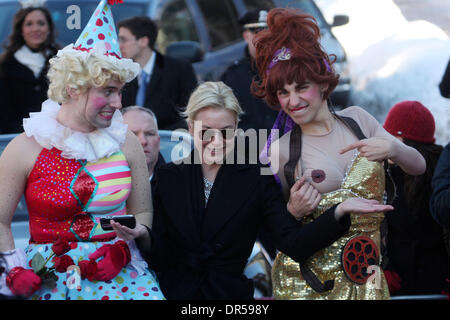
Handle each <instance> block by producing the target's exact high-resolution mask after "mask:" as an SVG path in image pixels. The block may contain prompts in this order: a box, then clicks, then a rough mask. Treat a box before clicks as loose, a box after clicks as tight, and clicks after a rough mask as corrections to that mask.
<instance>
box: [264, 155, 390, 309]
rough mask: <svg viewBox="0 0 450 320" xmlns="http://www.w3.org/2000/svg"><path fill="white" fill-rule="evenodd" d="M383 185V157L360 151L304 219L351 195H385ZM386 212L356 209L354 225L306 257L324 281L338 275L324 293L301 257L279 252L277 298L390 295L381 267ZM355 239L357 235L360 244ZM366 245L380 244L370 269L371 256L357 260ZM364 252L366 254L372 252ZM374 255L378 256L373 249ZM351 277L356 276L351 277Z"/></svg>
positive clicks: (274, 274)
mask: <svg viewBox="0 0 450 320" xmlns="http://www.w3.org/2000/svg"><path fill="white" fill-rule="evenodd" d="M384 186H385V177H384V169H383V166H382V165H381V163H379V162H372V161H368V160H367V159H366V158H364V157H361V156H359V155H358V156H357V157H356V158H355V159H354V161H353V164H352V165H351V167H350V169H349V171H348V173H347V175H346V176H345V178H344V180H343V182H342V184H341V188H340V189H338V190H335V191H332V192H328V193H326V194H323V195H322V200H321V201H320V204H319V206H318V207H317V209H316V210H315V212H314V213H313V214H312V217H311V216H308V217H306V218H305V221H304V223H310V222H311V221H313V219H315V218H317V217H318V216H320V215H321V214H322V213H323V212H325V210H326V209H328V208H330V207H332V206H333V205H335V204H337V203H340V202H342V201H344V200H345V199H347V198H350V197H362V198H366V199H376V200H378V201H381V200H382V197H383V192H384ZM383 218H384V213H374V214H354V213H352V214H351V227H350V229H349V231H348V233H346V234H345V235H344V236H342V237H341V238H340V239H338V240H337V241H335V242H334V243H333V244H331V245H330V246H328V247H327V248H325V249H322V250H320V251H318V252H316V253H315V254H314V255H312V256H311V257H310V258H309V259H307V260H306V262H305V265H304V266H302V267H303V270H304V268H307V269H309V271H310V272H311V271H312V273H313V274H314V275H315V277H316V278H317V279H318V280H319V281H320V282H321V283H325V282H326V281H327V280H332V281H333V282H332V283H333V285H332V289H331V290H328V291H324V292H322V293H320V292H317V291H315V290H314V289H313V288H312V287H311V286H310V285H309V284H308V283H307V281H306V280H305V278H304V276H303V274H304V273H302V271H301V266H300V264H299V263H297V262H295V261H294V260H292V259H291V258H290V257H288V256H287V255H285V254H283V253H282V252H279V253H278V255H277V257H276V259H275V262H274V265H273V268H272V281H273V297H274V298H275V299H324V300H339V299H341V300H374V299H389V290H388V286H387V282H386V279H385V277H384V274H383V272H382V270H381V268H380V267H378V266H379V262H380V260H381V258H380V256H379V250H380V231H379V230H380V224H381V221H382V220H383ZM361 236H362V237H361ZM358 237H360V238H358ZM367 238H369V239H367ZM355 239H356V240H357V241H356V244H355V241H354V240H355ZM367 241H369V242H370V243H371V244H372V245H376V247H377V248H378V249H375V248H373V247H372V246H370V245H365V243H364V242H367ZM358 243H359V247H358ZM361 245H362V246H363V247H361ZM344 247H346V248H347V249H348V248H349V247H350V249H352V250H346V251H345V252H343V251H344V250H343V249H344ZM357 249H359V250H357ZM365 249H369V250H376V252H377V258H378V259H377V261H376V262H374V260H372V263H369V265H371V264H373V265H372V266H370V267H369V268H367V269H368V270H366V267H367V263H366V261H365V262H364V263H366V264H365V266H364V264H362V263H359V262H358V258H360V259H363V258H364V257H362V258H361V256H362V255H358V252H359V251H361V250H362V251H364V250H365ZM343 257H346V259H344V262H342V260H343ZM352 258H353V259H352ZM365 258H367V255H366V256H365ZM370 258H374V254H372V256H370ZM359 261H361V260H359ZM344 264H347V268H346V269H347V272H346V271H344V267H343V266H344ZM349 264H350V265H349ZM361 268H363V269H364V271H367V272H365V273H363V274H365V275H366V277H365V279H364V277H363V279H362V280H361V279H358V275H359V276H361V274H362V272H361ZM352 271H356V274H352ZM372 272H373V273H372ZM308 278H309V277H308ZM351 278H353V280H350V279H351ZM362 281H363V282H364V283H362ZM329 282H331V281H329ZM358 282H359V283H362V284H359V283H358ZM309 283H311V281H309Z"/></svg>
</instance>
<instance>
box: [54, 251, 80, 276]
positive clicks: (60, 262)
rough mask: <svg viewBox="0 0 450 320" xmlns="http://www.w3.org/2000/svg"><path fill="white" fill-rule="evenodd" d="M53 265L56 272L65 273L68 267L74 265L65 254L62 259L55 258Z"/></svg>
mask: <svg viewBox="0 0 450 320" xmlns="http://www.w3.org/2000/svg"><path fill="white" fill-rule="evenodd" d="M53 263H54V266H55V269H56V271H57V272H66V270H67V268H68V267H69V266H71V265H74V264H75V263H74V262H73V260H72V258H71V257H69V256H68V255H66V254H65V255H63V256H62V257H55V258H54V259H53Z"/></svg>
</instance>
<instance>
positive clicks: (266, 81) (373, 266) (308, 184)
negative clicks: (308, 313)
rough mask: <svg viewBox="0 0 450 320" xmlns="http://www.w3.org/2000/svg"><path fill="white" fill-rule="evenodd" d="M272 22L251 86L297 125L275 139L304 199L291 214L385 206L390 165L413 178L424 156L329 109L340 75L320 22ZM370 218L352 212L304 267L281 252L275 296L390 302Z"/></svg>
mask: <svg viewBox="0 0 450 320" xmlns="http://www.w3.org/2000/svg"><path fill="white" fill-rule="evenodd" d="M267 23H268V29H266V30H263V31H261V32H260V33H258V34H257V36H256V39H255V45H256V63H257V65H258V69H259V72H260V78H261V81H259V82H254V83H253V89H254V90H253V91H254V93H255V94H256V95H257V96H259V97H263V98H265V100H266V101H267V103H268V104H269V105H270V106H272V107H275V108H276V107H277V106H280V107H281V112H283V113H284V114H285V115H286V116H287V118H288V119H289V120H290V121H292V122H293V125H292V130H291V131H289V132H288V133H286V134H285V135H283V136H282V137H281V138H280V139H278V140H276V141H274V142H272V144H271V146H270V149H268V150H269V152H268V156H269V159H270V162H271V163H272V164H274V163H277V164H278V165H277V166H275V167H278V168H279V169H278V171H276V175H277V176H278V178H279V180H280V183H281V185H282V188H283V195H284V197H285V200H286V201H288V206H289V205H292V204H291V202H293V200H292V199H293V196H294V195H295V196H296V197H295V199H296V200H295V202H296V204H297V208H298V207H301V209H300V210H297V211H296V212H295V213H293V215H294V216H295V217H296V218H297V219H299V220H302V222H303V223H306V224H307V223H311V222H312V221H314V220H315V219H317V218H318V217H320V216H321V214H323V212H324V211H325V210H326V209H327V208H330V207H331V206H333V205H334V204H336V203H339V202H342V201H343V200H346V199H360V198H364V199H370V200H372V201H382V200H383V194H384V191H385V172H384V168H383V164H382V161H384V160H387V159H390V160H391V161H393V162H395V163H396V164H398V165H399V166H400V167H401V168H402V170H404V171H405V172H408V174H410V175H419V174H422V173H423V172H424V170H425V161H424V159H423V157H422V156H421V155H420V154H419V153H418V152H417V151H416V150H415V149H413V148H410V147H408V146H406V145H402V144H401V143H399V142H398V141H397V139H395V138H394V137H393V136H391V135H390V134H389V133H388V132H386V131H385V130H384V129H383V128H382V126H381V125H380V124H379V123H378V122H377V120H376V119H375V118H373V117H372V116H371V115H370V114H369V113H368V112H367V111H365V110H364V109H362V108H360V107H356V106H353V107H348V108H346V109H344V110H342V111H339V112H334V110H333V109H332V108H331V107H329V104H328V101H327V99H328V97H329V95H330V93H331V92H332V91H333V90H334V88H335V87H336V85H337V84H338V79H339V75H338V74H336V72H335V71H334V70H333V68H332V65H333V62H334V59H335V56H333V55H328V54H326V53H325V52H324V51H323V50H322V47H321V46H320V30H319V28H318V26H317V24H316V21H315V19H314V18H313V17H312V16H310V15H307V14H303V13H301V12H299V11H296V10H294V9H272V10H271V11H270V12H269V14H268V17H267ZM388 186H392V185H390V184H389V185H388ZM299 195H301V196H299ZM389 195H391V193H389ZM299 203H302V205H298V204H299ZM362 212H364V208H363V207H361V210H355V211H354V212H352V214H351V215H350V219H351V226H350V229H349V231H348V232H347V233H346V234H344V235H343V236H342V237H340V238H339V239H338V240H336V241H335V242H334V243H332V244H331V245H329V246H328V247H326V248H324V249H321V250H319V251H317V252H316V253H315V254H313V255H312V256H310V257H309V258H307V259H305V260H303V261H301V262H300V263H297V262H295V261H294V260H293V259H291V258H290V257H289V256H288V255H286V254H284V253H283V252H279V253H278V255H277V258H276V260H275V262H274V265H273V269H272V278H273V279H272V281H273V296H274V298H275V299H388V298H389V291H388V288H387V284H386V280H385V278H384V275H383V273H382V271H381V269H380V268H379V261H380V252H379V244H380V235H379V226H380V223H381V221H382V220H383V217H384V214H383V213H382V212H379V213H370V214H362ZM336 218H337V219H345V218H348V216H347V217H340V216H336ZM318 236H319V235H318Z"/></svg>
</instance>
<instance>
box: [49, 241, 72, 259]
mask: <svg viewBox="0 0 450 320" xmlns="http://www.w3.org/2000/svg"><path fill="white" fill-rule="evenodd" d="M70 249H71V247H70V245H69V242H68V241H67V240H66V239H64V238H61V237H58V240H56V241H55V243H54V244H53V245H52V251H53V252H54V253H55V254H56V255H57V256H62V255H63V254H65V253H67V252H69V251H70Z"/></svg>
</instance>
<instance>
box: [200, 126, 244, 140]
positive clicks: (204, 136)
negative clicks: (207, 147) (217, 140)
mask: <svg viewBox="0 0 450 320" xmlns="http://www.w3.org/2000/svg"><path fill="white" fill-rule="evenodd" d="M216 132H220V136H221V138H222V139H223V140H230V139H233V138H234V133H235V132H236V129H202V130H200V131H199V132H198V134H199V137H200V139H201V140H202V141H204V142H209V141H211V140H212V138H213V137H214V136H215V134H216Z"/></svg>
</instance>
